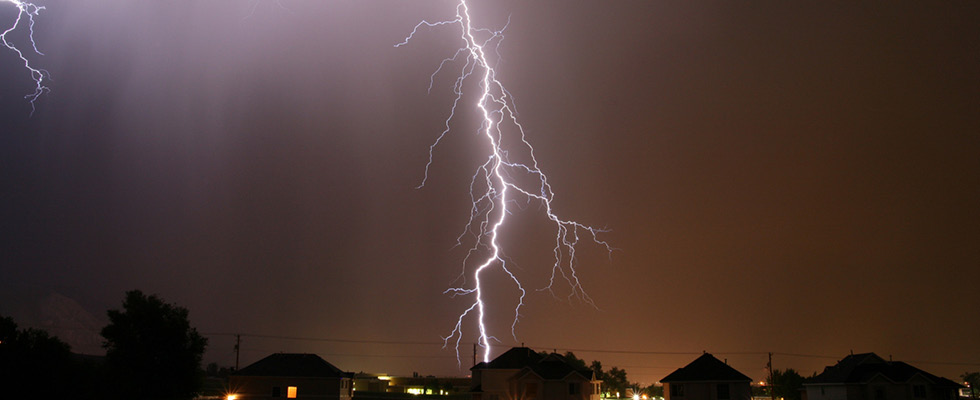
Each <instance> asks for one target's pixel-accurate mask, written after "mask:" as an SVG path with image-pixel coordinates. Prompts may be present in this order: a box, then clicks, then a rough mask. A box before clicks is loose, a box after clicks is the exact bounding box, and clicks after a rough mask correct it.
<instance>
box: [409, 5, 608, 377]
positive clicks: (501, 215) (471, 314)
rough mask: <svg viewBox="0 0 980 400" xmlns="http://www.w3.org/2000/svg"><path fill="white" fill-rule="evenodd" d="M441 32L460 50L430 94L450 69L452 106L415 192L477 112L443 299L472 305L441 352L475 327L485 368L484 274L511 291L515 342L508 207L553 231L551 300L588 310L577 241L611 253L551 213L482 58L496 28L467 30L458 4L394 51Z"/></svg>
mask: <svg viewBox="0 0 980 400" xmlns="http://www.w3.org/2000/svg"><path fill="white" fill-rule="evenodd" d="M448 27H453V28H455V29H459V31H458V32H459V35H460V40H461V43H462V45H461V47H460V48H459V49H457V50H456V52H455V53H454V54H452V55H451V56H450V57H447V58H445V59H443V60H442V62H441V63H440V64H439V66H438V67H437V68H436V70H435V72H434V73H433V74H432V77H431V78H430V90H431V89H432V87H431V84H432V82H434V77H435V76H436V75H437V74H439V73H441V72H443V71H444V70H447V69H449V68H453V67H455V68H458V69H457V71H458V75H457V76H456V79H455V83H454V85H453V93H454V94H455V99H454V100H453V104H452V107H451V108H450V109H449V115H448V117H447V118H446V120H445V126H444V129H443V130H442V133H440V134H439V135H438V137H437V138H436V139H435V141H434V142H433V143H432V145H431V146H430V147H429V161H428V163H427V164H426V166H425V173H424V176H423V178H422V183H421V184H420V185H419V186H420V187H421V186H424V185H425V183H426V181H427V180H428V178H429V169H430V167H432V164H433V154H434V153H435V152H436V151H437V148H438V146H439V144H440V142H442V141H443V139H445V138H446V135H449V134H450V126H451V125H452V124H453V121H454V118H455V117H456V114H457V112H458V111H459V110H460V107H471V106H472V107H476V108H477V109H478V110H479V113H478V114H477V115H479V116H480V118H481V119H482V120H481V121H480V122H479V124H478V125H479V127H478V128H476V129H477V130H478V133H479V135H480V136H481V137H482V138H484V139H485V140H484V142H485V146H486V147H485V150H486V153H485V154H486V159H485V161H483V162H482V163H481V164H480V165H479V166H478V167H477V168H476V171H475V172H474V174H473V178H472V181H471V182H470V198H471V199H472V202H473V203H472V206H471V207H470V216H469V220H468V221H467V223H466V225H465V228H464V230H463V233H462V234H461V235H460V237H459V238H458V242H459V244H464V242H466V245H468V246H471V247H470V248H469V252H468V253H467V256H466V257H465V258H464V260H463V271H462V275H461V276H460V278H459V279H457V280H456V281H455V283H454V284H457V283H458V284H459V285H458V286H455V287H451V288H449V289H447V290H446V292H445V293H447V294H451V295H452V296H453V297H457V296H464V297H467V298H469V299H472V302H471V303H468V304H469V305H468V307H467V308H466V309H465V310H464V311H462V313H461V314H460V315H459V317H458V318H457V320H456V324H455V326H454V327H453V329H452V331H451V332H450V333H449V335H448V336H446V337H444V338H443V340H444V341H445V344H446V345H447V346H448V345H449V344H450V343H452V344H454V345H455V348H456V358H457V362H459V345H460V342H461V341H462V339H463V336H464V335H465V333H464V331H463V328H464V322H466V321H468V320H470V319H472V320H475V322H476V327H477V328H476V329H477V330H478V332H477V333H476V340H477V343H478V344H479V345H480V347H481V348H482V357H481V359H482V360H483V361H489V360H490V355H491V341H492V340H495V338H494V337H493V336H492V334H491V332H490V329H489V321H487V319H488V317H487V316H488V308H489V307H493V306H494V305H493V304H489V302H488V296H487V294H488V293H489V292H490V291H491V290H492V289H491V288H489V287H488V286H487V285H486V284H485V283H484V282H485V279H486V277H487V274H491V273H500V274H504V275H503V276H505V277H507V278H508V279H509V280H511V281H512V282H513V284H514V285H515V286H516V288H517V292H515V293H520V294H519V295H518V296H519V297H518V298H517V299H516V303H517V306H516V307H515V308H514V310H513V320H512V321H510V333H511V335H512V336H514V338H515V340H517V338H516V332H515V328H516V325H517V322H518V320H519V319H520V316H521V307H522V306H523V305H524V300H525V297H526V295H527V288H526V287H525V285H524V284H522V283H521V280H520V279H519V277H518V276H517V275H516V274H515V273H514V269H513V268H511V267H509V266H508V263H507V260H508V258H507V256H506V252H507V249H504V248H503V247H502V244H501V243H502V237H501V236H502V235H503V229H502V228H503V227H504V226H505V225H506V224H507V223H508V220H509V219H510V218H514V215H516V214H515V213H514V211H516V208H518V207H523V208H529V207H527V206H526V204H527V203H531V202H536V203H538V205H539V206H540V209H541V210H542V212H543V213H544V216H545V217H547V219H548V221H550V223H552V224H553V226H554V232H555V236H554V248H553V249H552V251H553V252H554V263H553V264H552V265H550V266H549V268H550V269H551V271H550V272H551V279H550V281H549V283H548V284H547V286H545V287H543V288H538V289H537V290H542V291H548V292H551V293H552V294H554V292H552V288H553V287H554V285H556V284H559V283H561V282H563V283H564V284H567V285H568V286H569V288H570V291H571V294H570V295H569V297H570V298H577V299H579V300H581V301H583V302H585V303H588V304H590V305H593V306H595V303H594V302H593V301H592V298H591V297H589V295H588V294H587V293H586V292H585V289H584V288H583V287H582V283H581V282H580V281H579V277H578V274H577V273H576V271H575V258H576V256H575V253H576V247H577V246H578V244H579V243H580V241H581V239H583V238H584V239H585V240H588V241H590V242H593V243H595V244H598V245H599V246H602V247H605V249H606V250H607V251H609V252H611V251H612V248H611V247H610V246H609V244H608V243H606V242H605V241H603V240H600V239H599V238H598V235H599V234H600V233H602V232H604V230H602V229H599V228H594V227H591V226H588V225H585V224H582V223H579V222H576V221H574V220H566V219H562V218H561V217H559V216H558V214H557V213H556V212H555V210H554V209H553V208H552V201H553V200H554V198H555V193H554V191H553V190H552V187H551V184H549V183H548V177H547V176H546V175H545V174H544V172H543V171H542V170H541V168H540V167H539V166H538V160H537V158H536V157H535V155H534V147H532V146H531V143H530V141H529V140H528V138H527V136H526V135H525V132H524V127H523V126H521V124H520V122H519V121H518V119H517V114H516V110H515V109H514V103H513V100H512V97H511V95H510V92H508V91H507V89H506V88H505V87H504V85H503V83H501V81H500V80H499V79H498V78H497V72H496V71H495V69H494V64H492V63H491V61H490V54H488V53H489V52H491V51H492V52H493V53H494V54H496V50H497V47H498V46H499V45H500V43H501V41H502V40H503V39H504V36H503V32H504V29H500V30H491V29H486V28H477V27H475V25H474V23H473V18H472V16H471V14H470V8H469V5H468V4H467V2H466V0H460V1H459V3H458V4H457V5H456V15H455V18H452V19H448V20H443V21H439V22H428V21H422V22H420V23H418V24H417V25H416V26H415V28H414V29H413V30H412V32H411V33H410V34H409V35H408V37H406V38H405V40H404V41H402V42H401V43H398V44H396V45H395V47H401V46H405V45H407V44H408V43H409V42H410V41H412V39H413V38H414V37H415V35H416V34H418V33H419V31H420V29H430V28H432V29H434V28H448ZM505 28H506V26H505ZM472 80H476V81H477V82H476V83H477V85H476V86H477V87H478V88H479V90H480V93H478V95H477V96H475V97H476V100H475V102H474V104H466V103H467V101H466V100H464V93H463V92H464V87H471V86H472V85H469V86H467V85H466V84H467V82H469V81H472ZM470 97H473V96H470ZM528 182H530V183H528Z"/></svg>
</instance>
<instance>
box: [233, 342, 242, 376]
mask: <svg viewBox="0 0 980 400" xmlns="http://www.w3.org/2000/svg"><path fill="white" fill-rule="evenodd" d="M241 350H242V335H235V371H238V354H239V353H240V352H241Z"/></svg>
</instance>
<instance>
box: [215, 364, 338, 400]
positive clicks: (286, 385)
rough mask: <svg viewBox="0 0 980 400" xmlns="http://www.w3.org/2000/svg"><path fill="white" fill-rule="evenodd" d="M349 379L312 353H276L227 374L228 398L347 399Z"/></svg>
mask: <svg viewBox="0 0 980 400" xmlns="http://www.w3.org/2000/svg"><path fill="white" fill-rule="evenodd" d="M353 378H354V374H352V373H349V372H344V371H341V370H340V369H339V368H337V367H335V366H333V365H332V364H330V363H328V362H327V361H326V360H324V359H322V358H320V356H318V355H316V354H289V353H277V354H272V355H270V356H268V357H266V358H263V359H261V360H259V361H256V362H255V363H254V364H251V365H249V366H247V367H245V368H242V369H240V370H238V371H236V372H234V373H233V374H231V376H229V377H228V389H229V394H228V399H229V400H252V399H270V400H271V399H283V398H286V399H297V398H318V399H327V400H351V397H352V394H353V392H354V386H353V384H352V383H353Z"/></svg>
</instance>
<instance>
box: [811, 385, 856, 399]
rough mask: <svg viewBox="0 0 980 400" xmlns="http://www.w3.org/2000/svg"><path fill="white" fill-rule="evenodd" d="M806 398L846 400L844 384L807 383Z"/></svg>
mask: <svg viewBox="0 0 980 400" xmlns="http://www.w3.org/2000/svg"><path fill="white" fill-rule="evenodd" d="M806 398H807V400H848V397H847V387H845V386H844V385H807V386H806Z"/></svg>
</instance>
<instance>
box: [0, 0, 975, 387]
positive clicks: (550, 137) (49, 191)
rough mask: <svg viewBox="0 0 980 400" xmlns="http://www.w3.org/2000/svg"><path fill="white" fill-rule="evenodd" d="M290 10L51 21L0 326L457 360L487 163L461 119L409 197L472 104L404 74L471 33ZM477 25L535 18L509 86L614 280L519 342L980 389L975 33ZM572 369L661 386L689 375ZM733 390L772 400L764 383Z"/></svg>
mask: <svg viewBox="0 0 980 400" xmlns="http://www.w3.org/2000/svg"><path fill="white" fill-rule="evenodd" d="M281 2H282V3H283V4H284V5H285V6H286V7H288V10H285V9H282V8H279V7H278V6H276V2H274V1H258V2H257V3H255V4H254V5H255V7H254V8H255V10H254V12H252V13H250V10H251V8H252V4H251V3H250V2H240V1H223V0H213V1H176V2H175V1H138V2H137V1H122V0H107V1H95V0H77V1H70V2H69V1H53V0H52V1H50V2H44V3H42V5H45V6H47V7H48V8H47V10H45V11H44V12H43V13H42V15H41V17H40V18H39V19H38V22H37V39H38V43H39V46H40V47H41V48H42V50H44V51H45V53H46V54H47V55H46V56H44V57H38V58H37V59H36V63H37V64H38V65H40V66H42V67H44V68H46V69H48V70H50V71H51V73H52V75H53V76H54V79H55V80H54V82H53V83H52V85H51V87H52V92H51V93H50V94H49V95H46V96H45V97H43V98H42V99H41V100H40V101H39V102H38V111H37V113H36V114H35V115H34V116H33V117H29V113H30V105H29V104H27V103H25V102H24V100H23V99H22V98H21V96H22V94H23V93H27V92H28V91H29V90H30V83H31V82H30V80H29V78H28V77H27V76H26V75H25V74H24V73H23V71H22V70H20V69H19V68H18V65H17V64H16V62H14V61H16V60H15V59H13V58H12V56H11V54H9V52H0V73H2V76H3V77H4V78H3V79H2V80H0V107H2V108H0V109H2V111H0V182H2V185H0V220H2V221H3V228H2V230H0V254H2V258H3V261H2V264H0V268H2V270H0V274H2V276H3V277H4V278H3V280H2V283H0V292H3V293H4V297H3V298H4V302H5V304H4V305H0V313H3V312H12V311H10V310H13V309H24V308H26V306H21V305H16V304H13V303H16V301H17V300H16V299H17V298H18V296H16V295H14V294H16V293H21V292H38V291H45V292H55V293H60V294H62V295H65V296H69V297H71V298H73V299H76V300H77V301H78V302H79V303H80V304H82V305H83V306H84V307H85V308H86V309H88V310H91V312H93V313H101V312H102V310H104V309H105V308H108V307H116V306H118V304H119V302H120V301H121V299H122V294H123V292H124V291H125V290H129V289H133V288H140V289H142V290H144V291H147V292H152V293H158V294H160V295H161V296H162V297H164V298H166V299H168V300H170V301H173V302H177V303H179V304H181V305H184V306H186V307H188V308H189V309H190V310H191V316H192V319H193V320H194V323H195V325H196V326H198V327H199V329H200V330H201V331H204V332H214V333H219V332H243V333H261V334H269V335H284V336H300V337H326V338H356V339H361V340H378V341H412V342H438V341H439V337H440V335H446V334H448V332H449V331H450V330H451V326H452V324H453V322H454V318H455V316H456V314H457V313H458V312H459V311H460V310H461V309H462V307H465V306H466V304H465V303H466V302H465V301H460V300H459V299H456V300H454V299H450V298H448V297H447V296H444V295H442V290H444V289H445V288H446V287H447V286H448V285H449V284H450V282H451V281H452V279H453V278H454V277H455V276H456V274H457V273H458V271H459V268H460V266H461V260H462V257H463V256H464V255H465V254H464V251H463V249H460V248H453V244H455V240H456V235H458V233H459V232H460V230H461V229H462V227H463V224H464V223H465V218H466V217H467V215H468V208H467V207H468V204H467V200H468V194H467V193H466V192H465V190H466V187H467V184H468V182H469V177H470V176H471V175H472V171H473V169H474V168H475V166H476V165H477V164H478V163H480V162H481V161H483V158H482V157H483V156H482V155H480V153H479V148H477V147H476V146H477V142H476V140H475V139H474V138H475V137H474V135H472V134H471V132H473V129H474V128H472V127H469V126H467V124H466V122H472V121H473V120H472V119H470V120H466V119H465V118H466V115H467V111H464V112H463V118H464V119H462V120H460V123H459V126H460V128H461V129H460V130H459V131H457V132H455V134H454V135H453V136H451V137H450V138H449V139H448V140H447V141H446V142H445V143H444V144H443V146H442V147H441V148H439V149H438V150H437V152H436V155H435V160H434V165H433V169H432V176H431V178H430V181H429V184H428V185H427V186H426V187H425V188H423V189H421V190H415V189H414V187H415V186H416V185H417V184H418V183H419V181H420V179H421V177H422V173H423V168H424V165H425V162H426V160H427V157H428V145H429V144H430V143H431V142H432V140H434V138H435V137H436V135H437V134H438V132H439V131H440V129H441V127H442V124H443V120H444V119H445V117H446V113H447V110H448V109H447V107H448V106H449V104H450V102H451V99H452V97H451V95H452V93H451V84H452V80H453V77H452V76H451V75H437V76H436V79H435V81H434V84H435V85H434V87H433V90H432V93H431V94H426V89H427V87H428V85H429V75H430V74H431V73H432V71H434V70H435V68H436V67H438V65H439V61H440V60H441V59H442V58H444V57H446V56H449V55H451V53H452V51H453V50H454V48H455V46H456V45H457V42H456V40H457V38H458V35H457V32H456V31H454V30H452V29H438V30H436V29H433V30H425V31H423V32H422V33H421V34H420V35H419V36H418V37H417V38H416V40H415V41H413V42H412V43H411V44H410V45H409V46H407V47H403V48H393V47H392V45H393V44H394V43H397V42H399V41H401V40H402V39H403V38H404V37H405V35H406V34H407V33H408V32H410V31H411V29H412V27H413V26H414V25H415V24H416V23H417V22H418V21H420V20H422V19H428V20H436V19H440V18H446V17H449V16H451V15H452V12H453V3H452V2H450V1H387V0H378V1H367V0H362V1H289V0H282V1H281ZM473 9H474V18H475V19H477V21H476V22H477V23H479V24H482V25H484V26H488V27H499V26H502V25H503V24H504V23H506V21H507V18H508V17H510V21H511V23H510V26H509V27H508V31H507V39H506V40H505V41H504V42H503V45H502V46H501V48H500V54H501V56H502V60H501V63H500V66H499V69H500V77H501V79H502V80H503V81H504V83H505V84H506V85H508V88H509V89H510V90H511V92H512V93H513V95H514V96H515V98H516V99H517V104H518V106H519V111H520V112H521V114H520V115H521V118H523V120H522V121H523V123H524V126H525V128H526V129H527V130H528V134H529V138H530V140H531V141H532V142H533V143H534V144H535V145H536V146H537V152H538V156H539V161H540V162H541V164H542V166H543V168H544V169H545V171H546V172H548V173H549V174H550V178H551V183H552V185H553V186H554V188H555V190H556V192H557V193H558V195H557V198H556V203H555V204H556V207H557V208H558V211H559V212H560V213H562V214H563V215H566V216H569V217H573V218H576V219H579V220H581V221H584V222H587V223H590V224H594V225H599V226H608V227H610V228H612V230H613V231H612V232H611V233H609V234H608V235H607V236H606V238H607V239H608V240H609V241H610V242H611V243H612V244H613V245H614V246H615V247H617V248H619V249H621V250H619V251H616V252H615V253H614V254H613V255H612V257H611V259H610V258H608V257H607V256H606V254H605V253H604V251H602V250H601V249H599V248H588V247H586V248H583V249H582V252H581V253H580V256H581V263H582V269H581V270H580V275H581V277H582V281H583V285H584V286H585V288H586V290H588V291H589V293H590V294H591V296H592V297H593V298H594V299H595V300H596V303H597V304H598V306H599V308H600V310H595V309H592V308H590V307H588V306H586V305H583V304H567V303H564V302H562V301H556V300H554V299H552V298H551V297H550V296H549V295H546V294H544V293H535V294H533V295H532V296H531V297H530V298H529V301H528V305H527V307H526V308H525V309H524V312H523V316H522V320H521V323H520V324H519V325H518V329H517V333H518V338H519V340H520V341H523V342H526V343H528V344H530V345H534V346H543V347H547V348H559V349H561V348H572V349H624V350H641V351H648V350H649V351H681V352H700V351H701V350H708V351H715V352H719V353H723V352H729V353H732V352H765V351H777V352H790V353H805V354H829V355H840V356H843V355H844V354H846V353H847V352H848V351H849V350H852V349H853V350H855V351H875V352H879V354H882V355H885V354H892V355H893V356H894V357H895V358H897V359H905V360H926V361H929V360H936V361H956V362H977V360H978V359H980V353H978V352H977V350H976V349H977V346H976V343H975V340H976V337H975V332H977V331H978V330H980V326H978V322H977V319H976V318H975V316H974V314H975V307H976V305H977V304H980V295H978V293H980V291H978V289H977V285H976V282H977V281H978V279H980V275H978V274H980V272H978V271H980V269H978V268H977V267H978V265H980V253H978V250H977V249H978V247H977V245H978V243H980V228H978V227H980V212H978V208H977V204H980V191H978V188H980V158H978V157H977V154H980V136H978V135H977V132H978V131H980V129H978V128H980V121H978V119H980V117H978V115H980V114H978V113H977V110H978V109H980V98H978V93H980V75H978V74H977V71H978V70H980V24H978V23H977V19H976V15H978V11H980V10H978V9H977V6H976V4H974V3H966V2H963V3H954V4H942V5H936V4H926V3H914V2H912V3H908V4H904V3H903V4H897V3H889V4H887V5H885V4H850V3H835V4H825V3H819V4H817V3H814V4H797V3H785V2H752V3H739V2H710V3H673V2H651V1H614V2H560V1H536V2H519V1H500V2H496V1H495V2H489V1H482V2H474V4H473ZM11 17H12V14H11V12H10V10H7V9H5V8H4V7H2V6H0V20H3V21H7V20H9V18H11ZM470 115H471V114H470ZM515 232H523V233H526V234H527V235H525V236H523V237H522V240H521V241H520V242H521V243H523V244H524V245H523V246H520V247H519V248H518V250H516V251H517V252H518V253H519V254H515V258H516V259H518V261H519V263H520V270H521V271H522V273H524V274H526V276H527V277H528V278H529V279H531V281H532V284H531V286H532V287H539V286H541V282H542V276H541V273H540V271H541V269H542V267H544V268H547V267H548V265H547V263H548V257H549V254H548V250H547V248H541V247H539V246H537V244H542V245H546V244H547V243H548V241H549V239H550V238H549V237H540V238H538V239H534V238H529V236H531V235H530V234H529V232H544V231H542V230H540V229H538V228H537V227H536V225H534V224H533V223H528V224H527V225H521V226H519V227H517V228H516V229H515ZM523 238H527V240H524V239H523ZM517 256H520V257H517ZM500 283H501V286H500V287H501V291H502V294H508V293H509V291H512V290H513V289H512V288H511V287H510V286H507V285H506V281H504V280H501V281H500ZM25 297H29V298H34V297H36V296H33V295H32V296H25ZM503 298H504V297H503V296H501V299H503ZM8 299H10V300H8ZM59 299H60V298H59ZM59 301H61V300H59ZM69 308H70V307H69ZM71 309H73V308H71ZM500 323H503V324H508V322H506V321H502V322H500ZM500 338H501V340H503V341H504V345H511V344H514V342H513V339H511V338H508V337H507V336H501V337H500ZM470 340H471V339H470ZM243 348H245V349H246V351H245V352H244V353H243V361H244V362H250V361H253V360H255V359H257V358H259V357H261V356H263V355H265V353H268V352H272V351H308V352H317V353H320V354H323V355H325V356H326V357H327V358H328V359H331V361H335V364H337V365H338V366H340V367H342V368H345V369H349V370H365V371H375V372H390V373H409V372H411V371H416V370H417V371H419V372H423V373H434V374H459V373H462V372H460V371H458V370H457V369H456V365H455V359H454V358H453V356H452V355H451V353H449V352H446V351H441V350H439V348H438V346H425V345H414V346H409V345H380V344H372V345H365V344H343V343H328V342H309V341H276V340H270V339H259V338H252V339H248V338H246V343H245V344H244V345H243ZM379 355H387V356H394V357H378V356H379ZM405 355H420V356H423V357H422V358H407V357H399V356H405ZM580 355H581V356H584V357H585V358H590V359H592V358H597V359H600V360H602V361H603V362H605V363H606V364H607V365H621V366H627V367H630V368H627V369H628V370H629V371H630V373H631V378H632V379H633V380H637V381H642V382H652V381H655V380H656V379H659V378H660V377H662V376H663V375H666V374H667V373H668V372H670V371H669V370H670V369H673V368H676V367H679V366H681V365H683V364H684V363H686V362H687V361H689V360H688V359H689V358H692V356H650V355H643V356H640V355H626V354H609V353H582V354H580ZM728 358H729V360H730V361H731V362H732V363H733V365H735V366H736V367H737V368H739V369H741V370H743V371H744V372H745V373H747V374H748V375H750V376H753V377H760V376H761V374H762V368H763V367H764V365H765V360H764V359H763V357H762V356H757V355H735V354H731V355H729V356H728ZM208 359H209V360H214V361H218V362H220V363H223V364H228V363H231V362H233V355H232V353H231V341H230V339H229V338H228V337H223V336H216V337H213V338H212V340H211V346H210V349H209V352H208ZM418 360H422V361H418ZM831 361H832V360H823V359H808V358H784V359H782V360H778V364H780V365H777V367H795V368H798V369H801V370H803V371H804V372H806V373H809V372H811V371H815V370H818V369H819V368H821V366H822V365H825V364H826V363H828V362H831ZM922 367H924V368H925V369H927V370H930V371H934V372H936V373H940V374H944V375H947V376H950V377H954V376H956V375H958V374H959V373H961V372H962V371H960V370H961V369H963V368H964V367H962V366H950V365H922ZM966 368H969V367H966Z"/></svg>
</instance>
